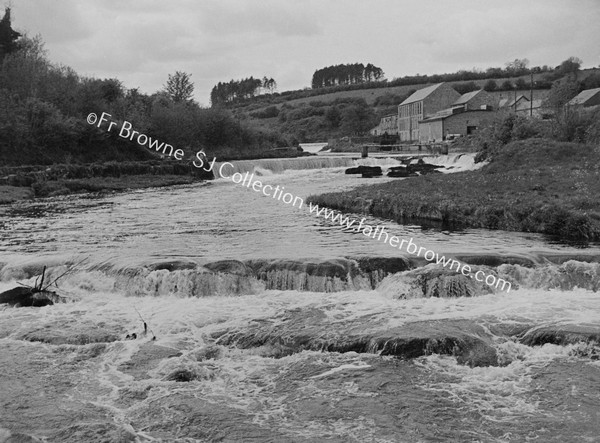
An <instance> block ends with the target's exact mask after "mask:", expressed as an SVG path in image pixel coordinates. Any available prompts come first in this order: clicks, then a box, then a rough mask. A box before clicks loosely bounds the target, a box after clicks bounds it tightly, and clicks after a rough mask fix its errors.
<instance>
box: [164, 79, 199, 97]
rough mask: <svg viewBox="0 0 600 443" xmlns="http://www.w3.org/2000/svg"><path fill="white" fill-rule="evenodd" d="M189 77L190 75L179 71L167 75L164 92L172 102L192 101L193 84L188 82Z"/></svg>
mask: <svg viewBox="0 0 600 443" xmlns="http://www.w3.org/2000/svg"><path fill="white" fill-rule="evenodd" d="M191 76H192V75H191V74H188V73H186V72H181V71H176V72H175V74H169V79H168V80H167V84H166V85H165V91H166V92H167V94H169V96H170V97H171V98H172V99H173V101H174V102H177V103H178V102H186V101H189V100H191V99H192V96H193V94H194V84H193V83H192V82H191V80H190V78H191Z"/></svg>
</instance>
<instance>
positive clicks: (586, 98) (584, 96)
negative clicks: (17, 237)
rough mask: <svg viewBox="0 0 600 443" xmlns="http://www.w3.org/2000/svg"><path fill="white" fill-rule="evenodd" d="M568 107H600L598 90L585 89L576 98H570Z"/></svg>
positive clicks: (599, 89) (599, 92) (599, 90)
mask: <svg viewBox="0 0 600 443" xmlns="http://www.w3.org/2000/svg"><path fill="white" fill-rule="evenodd" d="M567 105H568V106H583V107H586V108H587V107H589V106H598V105H600V88H594V89H586V90H585V91H581V92H580V93H579V94H577V96H576V97H574V98H572V99H571V101H569V103H567Z"/></svg>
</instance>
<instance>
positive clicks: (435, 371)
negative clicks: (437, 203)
mask: <svg viewBox="0 0 600 443" xmlns="http://www.w3.org/2000/svg"><path fill="white" fill-rule="evenodd" d="M427 161H430V162H431V163H436V164H444V165H445V166H447V167H450V166H453V167H454V171H458V170H465V169H470V168H473V167H474V165H473V163H472V156H458V155H454V156H449V157H444V158H442V157H439V158H435V159H428V160H427ZM357 162H360V163H361V164H366V165H380V166H382V167H383V169H384V170H385V169H386V168H387V167H389V166H394V165H397V164H398V162H397V160H395V159H393V158H385V159H375V158H369V159H365V160H352V159H351V158H344V157H342V158H333V159H324V158H315V159H310V158H308V159H297V160H295V159H290V160H259V161H254V162H250V161H248V162H239V164H237V165H236V167H237V168H239V172H246V171H252V172H255V174H257V176H259V175H260V178H261V180H262V181H263V182H264V183H269V184H272V185H281V186H285V188H286V191H289V192H291V193H293V194H294V195H298V196H301V197H303V198H305V197H307V196H308V195H310V194H318V193H322V192H329V191H341V190H345V189H350V188H351V187H353V186H356V185H362V184H365V183H374V182H380V181H385V180H396V179H391V178H387V177H385V176H384V177H380V178H376V179H361V178H359V177H356V176H351V175H345V174H344V169H345V167H349V166H353V165H356V164H357ZM452 171H453V170H452V169H450V170H448V171H446V172H452ZM408 180H411V179H408ZM415 192H418V189H415ZM0 216H1V218H0V230H1V233H2V236H1V238H0V293H1V292H3V291H4V290H8V289H10V288H13V287H15V286H16V285H17V282H21V283H23V284H29V285H33V284H34V282H35V279H36V277H38V276H39V274H40V273H41V269H42V267H43V266H47V267H48V271H47V272H48V275H47V278H48V279H52V278H56V277H57V276H59V275H61V274H62V273H63V272H64V271H66V270H67V269H68V264H69V263H77V262H79V261H80V260H81V259H84V258H86V260H85V262H83V263H82V264H80V265H79V266H78V267H77V269H76V270H75V271H74V272H72V273H70V274H67V275H66V276H65V277H63V278H61V279H60V280H59V282H58V284H59V287H58V288H54V290H55V291H57V292H58V293H59V294H60V295H62V296H64V297H67V298H68V299H69V300H70V301H69V302H68V303H61V304H55V305H53V306H45V307H41V308H33V307H25V308H13V307H8V306H3V307H0V374H1V376H0V442H4V441H36V440H33V439H39V440H41V441H48V442H54V441H56V442H81V441H86V442H95V441H98V442H100V441H111V442H112V441H143V442H158V441H164V442H167V441H169V442H170V441H177V442H180V441H181V442H213V441H215V442H216V441H227V442H230V441H231V442H238V441H239V442H241V441H260V442H262V441H265V442H267V441H268V442H289V441H293V442H316V441H319V442H340V443H341V442H441V441H444V442H445V441H457V442H462V441H465V442H467V441H468V442H471V441H481V442H511V441H514V442H522V441H543V442H570V441H572V442H580V441H595V439H597V436H598V435H600V425H599V423H600V414H599V412H598V411H600V360H598V357H599V354H598V347H597V340H598V338H599V337H600V297H599V296H598V293H597V290H598V288H600V265H598V263H597V261H598V257H599V256H600V248H598V245H589V246H588V247H580V246H571V245H566V244H561V243H556V242H552V241H550V240H548V239H546V238H544V237H543V236H541V235H537V234H525V233H508V232H502V231H486V230H463V231H456V232H448V231H439V230H435V229H422V228H421V227H419V226H416V225H410V226H401V225H398V224H396V223H395V222H393V221H389V220H381V219H377V218H373V217H367V219H368V220H367V223H370V224H371V225H384V226H386V230H388V231H390V232H394V233H395V234H396V235H398V236H402V237H405V238H406V237H407V236H408V237H413V238H414V240H415V242H416V243H418V244H419V245H420V246H424V247H427V248H430V249H432V250H434V251H436V252H439V253H440V254H450V255H455V256H460V257H471V258H473V260H475V261H476V262H477V263H478V264H479V265H482V266H483V265H486V264H487V265H488V266H487V267H486V269H488V270H489V271H490V272H496V273H498V275H502V276H505V277H506V278H511V279H513V280H512V281H514V282H515V286H514V290H512V291H511V292H510V293H508V294H507V293H505V292H488V291H486V290H485V288H484V289H482V288H480V287H476V288H470V287H466V286H465V284H464V282H462V281H460V280H458V279H457V277H455V276H453V275H444V276H441V277H439V276H437V274H435V272H432V271H431V270H430V269H429V268H426V269H423V268H418V266H421V263H415V262H411V261H410V257H402V256H400V255H399V253H398V250H397V249H395V248H391V247H389V246H387V245H385V244H383V243H381V242H377V241H375V240H373V239H370V238H367V237H365V236H363V235H361V234H357V233H354V232H349V231H348V230H343V229H341V228H340V227H339V225H338V226H335V225H331V224H329V223H328V222H327V221H324V220H323V219H320V218H317V217H315V216H314V215H311V214H309V213H308V209H306V208H303V209H298V208H294V207H292V206H289V205H285V204H283V203H282V202H280V201H277V200H274V199H271V198H267V197H265V196H264V195H262V194H260V193H257V192H254V191H253V190H252V189H247V188H244V187H241V186H239V185H236V184H234V183H232V182H231V181H228V180H226V179H219V180H215V181H214V182H212V183H209V184H198V185H191V186H177V187H171V188H163V189H146V190H142V191H135V192H128V193H120V194H112V195H111V194H109V195H80V196H68V197H55V198H49V199H43V200H38V201H35V202H23V203H17V204H13V205H10V206H4V207H0ZM356 216H359V215H358V214H356ZM361 217H362V216H361ZM502 263H504V264H502ZM415 266H417V269H412V270H411V269H409V268H414V267H415ZM49 281H51V280H49ZM432 282H433V283H432ZM435 285H437V286H435ZM471 290H473V291H475V292H473V293H471V292H469V291H471ZM465 291H466V292H465ZM434 293H435V294H437V295H438V296H431V295H432V294H434ZM452 294H454V295H463V296H458V297H450V295H452ZM465 294H468V295H472V296H470V297H466V296H464V295H465ZM144 322H146V324H147V327H148V331H147V332H146V334H144V325H143V323H144ZM133 333H136V335H137V338H136V339H135V340H127V339H125V338H126V336H127V335H130V336H131V334H133ZM154 336H155V337H156V339H155V340H152V337H154ZM11 436H12V437H11ZM11 438H12V439H13V440H10V439H11ZM19 438H20V439H22V440H18V439H19ZM27 438H29V440H27Z"/></svg>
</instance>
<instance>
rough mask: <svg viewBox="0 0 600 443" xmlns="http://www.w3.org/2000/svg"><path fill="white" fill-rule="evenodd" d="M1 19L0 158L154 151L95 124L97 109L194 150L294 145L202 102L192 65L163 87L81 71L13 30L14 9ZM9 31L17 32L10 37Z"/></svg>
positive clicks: (81, 158)
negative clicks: (141, 86) (91, 119)
mask: <svg viewBox="0 0 600 443" xmlns="http://www.w3.org/2000/svg"><path fill="white" fill-rule="evenodd" d="M0 23H2V27H3V28H2V29H4V30H3V31H2V32H0V44H1V45H2V48H3V50H4V51H5V53H4V55H3V57H2V60H1V61H0V158H2V161H3V163H4V164H6V165H9V164H13V165H16V164H50V163H69V162H75V163H77V162H95V161H107V160H118V161H124V160H141V159H149V158H155V157H152V154H151V153H150V150H149V149H147V148H142V147H140V146H139V145H138V144H137V143H136V142H135V141H129V140H126V139H124V138H123V137H119V136H118V131H116V130H114V131H111V132H109V131H107V130H106V127H100V128H97V127H96V126H94V125H90V124H88V123H87V121H86V117H87V116H88V114H90V113H92V112H93V113H96V114H97V115H101V113H103V112H106V113H109V114H110V115H111V120H113V121H116V122H122V121H125V120H126V121H128V122H130V123H131V124H132V126H133V129H135V130H136V131H139V132H140V133H143V134H146V135H148V136H149V137H152V138H153V139H158V140H161V141H164V142H165V143H168V144H170V145H173V146H174V147H176V148H181V149H183V150H184V151H185V152H186V153H189V154H190V156H193V155H194V154H195V152H197V150H200V149H205V150H206V151H209V152H211V151H212V152H213V153H215V155H218V154H219V153H220V152H227V154H228V155H230V156H239V155H238V154H239V153H242V154H241V155H244V154H243V152H248V153H250V152H251V151H252V152H255V151H258V150H261V149H262V150H264V149H268V148H270V147H276V146H286V145H287V141H286V140H284V139H283V138H281V137H279V136H277V135H274V134H271V133H264V132H263V133H260V132H258V131H256V130H253V129H251V128H248V127H246V126H244V125H243V124H241V123H240V122H239V121H238V120H237V119H236V118H234V117H233V115H232V114H231V112H229V111H226V110H223V109H207V108H202V107H200V106H199V105H198V104H197V103H196V102H195V101H194V100H193V99H192V93H193V89H194V86H193V83H192V82H191V80H190V75H189V74H187V73H184V72H176V73H175V74H173V75H169V78H168V80H167V82H166V84H165V86H164V89H163V90H161V91H158V92H156V93H154V94H150V95H148V94H144V93H142V92H140V91H139V90H138V89H135V88H134V89H126V88H124V86H123V85H122V83H121V82H120V81H119V80H118V79H114V78H111V79H97V78H88V77H82V76H80V75H78V74H77V73H76V72H75V71H74V70H73V69H71V68H69V67H65V66H61V65H57V64H53V63H51V62H50V61H49V60H48V58H47V56H46V52H45V50H44V47H43V42H42V40H41V38H40V37H36V38H33V39H32V38H29V37H27V36H16V34H15V33H7V32H6V30H5V27H6V26H8V28H9V29H12V28H11V27H10V14H9V11H7V14H5V16H4V18H3V19H2V21H0ZM6 35H10V36H12V37H11V44H7V40H6V39H5V36H6ZM15 36H16V38H15ZM7 48H9V50H7ZM105 126H106V125H105ZM154 155H156V153H154ZM252 155H253V154H252Z"/></svg>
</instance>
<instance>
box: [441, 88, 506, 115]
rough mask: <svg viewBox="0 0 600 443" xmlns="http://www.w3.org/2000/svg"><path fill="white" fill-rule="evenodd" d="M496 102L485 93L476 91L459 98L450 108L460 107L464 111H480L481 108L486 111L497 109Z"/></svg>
mask: <svg viewBox="0 0 600 443" xmlns="http://www.w3.org/2000/svg"><path fill="white" fill-rule="evenodd" d="M497 104H498V101H497V100H496V99H494V97H493V96H492V95H491V94H490V93H489V92H487V91H484V90H483V89H478V90H477V91H471V92H467V93H466V94H463V95H461V96H460V98H459V99H458V100H456V101H455V102H454V103H452V107H453V108H455V107H462V108H464V110H465V111H471V110H481V109H482V106H485V107H486V109H490V110H491V109H494V108H496V107H497Z"/></svg>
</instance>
